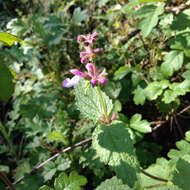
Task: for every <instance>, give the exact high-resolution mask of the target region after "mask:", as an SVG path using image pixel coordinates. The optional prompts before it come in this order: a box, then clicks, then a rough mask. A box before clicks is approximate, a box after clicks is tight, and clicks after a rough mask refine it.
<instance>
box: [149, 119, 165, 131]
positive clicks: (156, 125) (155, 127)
mask: <svg viewBox="0 0 190 190" xmlns="http://www.w3.org/2000/svg"><path fill="white" fill-rule="evenodd" d="M166 122H167V121H161V120H159V121H151V122H150V125H155V126H154V127H153V128H152V131H156V130H157V129H158V128H159V127H161V126H162V125H163V124H165V123H166Z"/></svg>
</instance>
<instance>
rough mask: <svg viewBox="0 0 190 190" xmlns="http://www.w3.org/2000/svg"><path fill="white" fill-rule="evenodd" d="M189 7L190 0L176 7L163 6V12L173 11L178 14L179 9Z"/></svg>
mask: <svg viewBox="0 0 190 190" xmlns="http://www.w3.org/2000/svg"><path fill="white" fill-rule="evenodd" d="M189 7H190V0H189V1H187V2H186V3H183V4H181V5H179V6H176V7H165V12H173V13H175V14H179V13H180V12H181V11H183V10H184V9H186V8H189Z"/></svg>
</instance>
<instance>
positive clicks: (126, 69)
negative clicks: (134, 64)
mask: <svg viewBox="0 0 190 190" xmlns="http://www.w3.org/2000/svg"><path fill="white" fill-rule="evenodd" d="M131 71H132V68H131V67H126V66H122V67H120V68H119V69H118V70H117V71H116V72H115V73H114V80H121V79H122V78H124V77H125V76H126V75H128V74H129V73H130V72H131Z"/></svg>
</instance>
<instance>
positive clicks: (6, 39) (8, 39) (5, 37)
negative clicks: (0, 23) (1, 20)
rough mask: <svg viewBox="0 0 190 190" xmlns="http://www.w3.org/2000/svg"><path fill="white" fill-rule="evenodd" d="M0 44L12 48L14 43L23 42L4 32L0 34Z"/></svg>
mask: <svg viewBox="0 0 190 190" xmlns="http://www.w3.org/2000/svg"><path fill="white" fill-rule="evenodd" d="M0 42H3V43H6V44H7V45H9V46H12V45H13V44H14V43H15V42H21V43H23V41H22V40H21V39H19V38H18V37H16V36H14V35H12V34H9V33H4V32H0Z"/></svg>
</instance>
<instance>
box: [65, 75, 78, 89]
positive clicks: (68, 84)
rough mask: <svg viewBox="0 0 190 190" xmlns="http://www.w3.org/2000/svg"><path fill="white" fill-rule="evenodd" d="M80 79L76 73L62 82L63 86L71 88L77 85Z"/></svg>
mask: <svg viewBox="0 0 190 190" xmlns="http://www.w3.org/2000/svg"><path fill="white" fill-rule="evenodd" d="M79 80H80V77H79V76H77V75H75V76H74V77H73V78H71V79H70V78H67V79H65V80H64V81H63V82H62V85H63V87H66V88H70V87H72V86H76V85H77V84H78V82H79Z"/></svg>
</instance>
